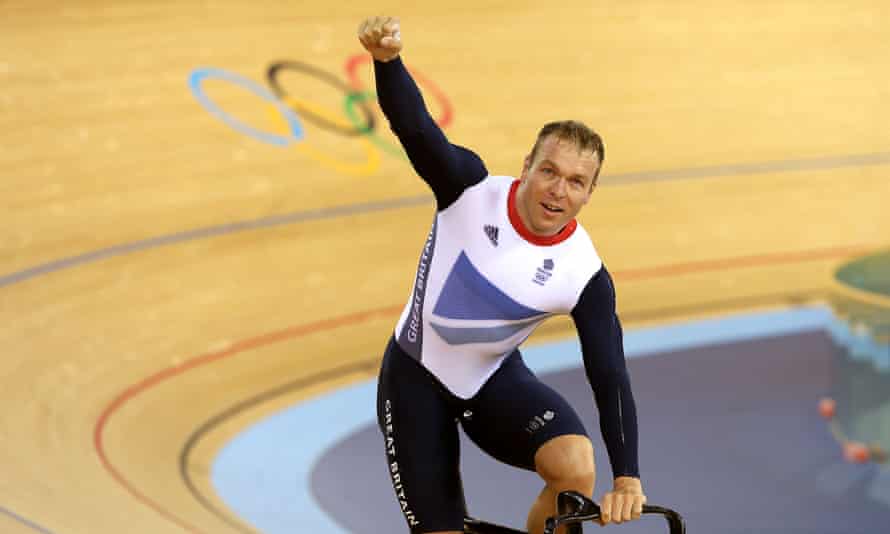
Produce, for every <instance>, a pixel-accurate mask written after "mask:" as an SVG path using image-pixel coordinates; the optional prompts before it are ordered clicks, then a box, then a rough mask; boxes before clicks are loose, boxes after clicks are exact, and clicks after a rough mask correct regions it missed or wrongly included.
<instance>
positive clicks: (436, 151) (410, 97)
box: [374, 58, 488, 211]
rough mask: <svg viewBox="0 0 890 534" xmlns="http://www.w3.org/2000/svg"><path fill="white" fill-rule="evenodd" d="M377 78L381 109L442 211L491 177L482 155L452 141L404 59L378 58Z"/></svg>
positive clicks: (375, 62)
mask: <svg viewBox="0 0 890 534" xmlns="http://www.w3.org/2000/svg"><path fill="white" fill-rule="evenodd" d="M374 80H375V83H376V85H377V99H378V100H379V101H380V108H381V109H382V110H383V114H384V115H386V118H387V119H388V120H389V125H390V128H391V129H392V131H393V133H395V134H396V137H398V138H399V141H400V142H401V143H402V147H404V149H405V152H406V153H407V154H408V159H409V160H411V165H413V166H414V170H415V171H417V174H418V175H420V177H421V178H423V180H424V181H425V182H426V183H427V184H429V186H430V189H432V190H433V195H435V197H436V203H437V204H438V208H439V210H440V211H441V210H444V209H445V208H447V207H448V206H450V205H451V204H452V203H453V202H454V201H455V200H457V199H458V197H460V195H461V193H463V192H464V190H465V189H466V188H468V187H470V186H473V185H475V184H477V183H479V182H480V181H482V179H483V178H485V177H486V176H488V170H486V168H485V164H484V163H482V159H480V158H479V156H478V155H477V154H476V153H475V152H473V151H471V150H468V149H466V148H464V147H461V146H458V145H453V144H451V143H450V142H449V141H448V139H447V138H446V137H445V134H444V133H443V132H442V130H441V128H439V126H438V125H437V124H436V122H435V121H434V120H433V118H432V117H431V116H430V114H429V111H428V110H427V109H426V105H425V103H424V101H423V96H421V94H420V90H419V89H418V88H417V84H416V83H414V80H413V79H412V78H411V75H410V74H409V73H408V69H406V68H405V65H404V64H403V63H402V60H401V58H396V59H394V60H392V61H389V62H387V63H382V62H380V61H374Z"/></svg>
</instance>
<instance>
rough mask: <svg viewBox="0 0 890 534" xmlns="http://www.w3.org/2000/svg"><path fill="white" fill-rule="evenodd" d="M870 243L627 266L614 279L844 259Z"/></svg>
mask: <svg viewBox="0 0 890 534" xmlns="http://www.w3.org/2000/svg"><path fill="white" fill-rule="evenodd" d="M873 249H874V247H873V246H867V245H850V246H847V247H834V248H825V249H816V250H802V251H799V252H777V253H774V254H758V255H756V256H740V257H737V258H724V259H717V260H704V261H696V262H690V263H676V264H674V265H661V266H656V267H644V268H641V269H628V270H626V271H620V272H618V273H616V274H615V278H620V279H622V280H644V279H647V278H663V277H667V276H676V275H681V274H690V273H697V272H705V271H724V270H728V269H742V268H745V267H757V266H761V265H776V264H782V263H800V262H805V261H815V260H830V259H836V258H845V257H847V256H853V255H855V254H863V253H865V252H868V251H869V250H873Z"/></svg>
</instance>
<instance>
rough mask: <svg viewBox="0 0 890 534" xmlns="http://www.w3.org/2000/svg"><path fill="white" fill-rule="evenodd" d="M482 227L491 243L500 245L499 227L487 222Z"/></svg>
mask: <svg viewBox="0 0 890 534" xmlns="http://www.w3.org/2000/svg"><path fill="white" fill-rule="evenodd" d="M482 229H483V230H485V235H487V236H488V240H489V241H491V244H492V245H494V246H498V227H497V226H492V225H490V224H486V225H485V226H484V227H483V228H482Z"/></svg>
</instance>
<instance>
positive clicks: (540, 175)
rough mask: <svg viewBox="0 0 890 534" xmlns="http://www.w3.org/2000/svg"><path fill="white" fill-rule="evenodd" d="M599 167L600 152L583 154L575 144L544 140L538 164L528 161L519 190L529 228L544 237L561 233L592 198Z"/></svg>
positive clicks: (519, 203) (518, 201) (521, 212)
mask: <svg viewBox="0 0 890 534" xmlns="http://www.w3.org/2000/svg"><path fill="white" fill-rule="evenodd" d="M599 164H600V162H599V156H598V155H597V154H596V153H594V152H591V151H584V152H579V151H578V148H577V147H576V146H575V144H574V143H572V142H571V141H563V140H560V139H559V138H557V137H554V136H549V137H546V138H544V139H542V140H541V143H540V144H539V145H538V151H537V153H536V154H535V159H534V161H531V160H530V159H529V157H526V158H525V163H524V164H523V166H522V175H521V176H520V180H521V182H520V184H519V188H518V189H517V191H516V208H517V210H518V211H519V216H520V218H521V219H522V222H523V223H525V225H526V227H528V229H529V230H531V231H532V232H533V233H535V234H537V235H542V236H551V235H554V234H557V233H559V231H560V230H562V228H563V227H564V226H565V225H566V224H568V223H569V221H571V220H572V219H573V218H574V217H575V215H577V214H578V212H579V211H581V207H582V206H584V204H587V201H588V200H589V199H590V194H591V193H592V191H593V187H592V186H593V181H594V176H595V175H596V171H597V169H598V168H599Z"/></svg>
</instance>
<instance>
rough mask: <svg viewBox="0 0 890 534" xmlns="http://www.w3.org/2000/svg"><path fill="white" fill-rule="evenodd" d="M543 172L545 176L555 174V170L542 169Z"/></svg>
mask: <svg viewBox="0 0 890 534" xmlns="http://www.w3.org/2000/svg"><path fill="white" fill-rule="evenodd" d="M541 172H543V173H544V174H553V169H550V168H548V167H544V168H543V169H541Z"/></svg>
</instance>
